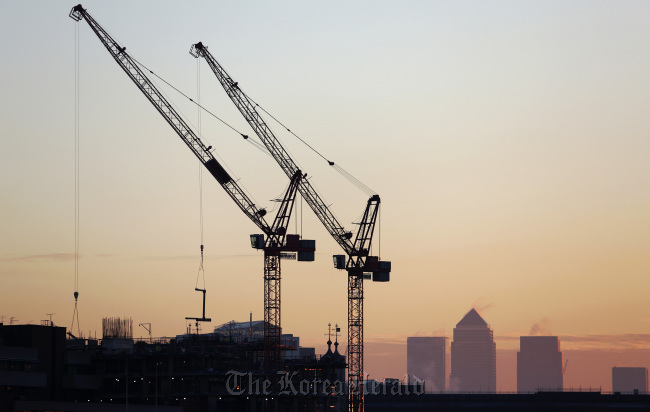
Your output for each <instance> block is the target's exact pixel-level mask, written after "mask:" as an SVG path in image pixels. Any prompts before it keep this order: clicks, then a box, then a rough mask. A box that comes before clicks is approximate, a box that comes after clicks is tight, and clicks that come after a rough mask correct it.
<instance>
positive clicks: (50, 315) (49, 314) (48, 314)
mask: <svg viewBox="0 0 650 412" xmlns="http://www.w3.org/2000/svg"><path fill="white" fill-rule="evenodd" d="M46 315H47V316H49V317H50V326H54V322H52V316H53V315H56V313H46Z"/></svg>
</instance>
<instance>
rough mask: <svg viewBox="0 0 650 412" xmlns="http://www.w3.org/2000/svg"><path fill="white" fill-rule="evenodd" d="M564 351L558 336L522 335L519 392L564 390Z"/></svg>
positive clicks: (520, 338) (519, 361)
mask: <svg viewBox="0 0 650 412" xmlns="http://www.w3.org/2000/svg"><path fill="white" fill-rule="evenodd" d="M563 387H564V379H563V376H562V352H560V338H558V337H557V336H520V337H519V352H517V392H519V393H526V392H537V391H540V390H553V391H556V390H560V391H561V390H562V389H563Z"/></svg>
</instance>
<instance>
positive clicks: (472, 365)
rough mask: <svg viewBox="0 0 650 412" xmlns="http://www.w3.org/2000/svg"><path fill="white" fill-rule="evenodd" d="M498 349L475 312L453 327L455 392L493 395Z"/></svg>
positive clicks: (452, 385) (452, 381) (451, 381)
mask: <svg viewBox="0 0 650 412" xmlns="http://www.w3.org/2000/svg"><path fill="white" fill-rule="evenodd" d="M496 387H497V348H496V344H495V343H494V334H493V332H492V329H490V327H489V326H488V324H487V323H486V322H485V321H484V320H483V318H482V317H481V315H479V314H478V312H477V311H476V310H475V309H472V310H470V311H469V312H467V314H466V315H465V316H464V317H463V319H461V321H460V322H458V324H457V325H456V327H455V328H454V340H453V341H452V342H451V377H450V379H449V390H450V391H454V392H496Z"/></svg>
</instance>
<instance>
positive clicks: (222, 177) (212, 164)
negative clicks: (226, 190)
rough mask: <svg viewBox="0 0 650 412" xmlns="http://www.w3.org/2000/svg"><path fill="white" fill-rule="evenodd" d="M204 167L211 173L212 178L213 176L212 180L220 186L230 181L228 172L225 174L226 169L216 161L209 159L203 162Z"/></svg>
mask: <svg viewBox="0 0 650 412" xmlns="http://www.w3.org/2000/svg"><path fill="white" fill-rule="evenodd" d="M204 165H205V167H206V168H207V169H208V170H209V171H210V173H212V176H214V178H215V179H217V181H218V182H219V183H221V184H222V185H224V184H226V183H228V182H230V181H231V180H232V177H230V175H229V174H228V172H226V169H224V168H223V166H221V165H220V164H219V162H217V159H210V160H208V161H207V162H205V163H204Z"/></svg>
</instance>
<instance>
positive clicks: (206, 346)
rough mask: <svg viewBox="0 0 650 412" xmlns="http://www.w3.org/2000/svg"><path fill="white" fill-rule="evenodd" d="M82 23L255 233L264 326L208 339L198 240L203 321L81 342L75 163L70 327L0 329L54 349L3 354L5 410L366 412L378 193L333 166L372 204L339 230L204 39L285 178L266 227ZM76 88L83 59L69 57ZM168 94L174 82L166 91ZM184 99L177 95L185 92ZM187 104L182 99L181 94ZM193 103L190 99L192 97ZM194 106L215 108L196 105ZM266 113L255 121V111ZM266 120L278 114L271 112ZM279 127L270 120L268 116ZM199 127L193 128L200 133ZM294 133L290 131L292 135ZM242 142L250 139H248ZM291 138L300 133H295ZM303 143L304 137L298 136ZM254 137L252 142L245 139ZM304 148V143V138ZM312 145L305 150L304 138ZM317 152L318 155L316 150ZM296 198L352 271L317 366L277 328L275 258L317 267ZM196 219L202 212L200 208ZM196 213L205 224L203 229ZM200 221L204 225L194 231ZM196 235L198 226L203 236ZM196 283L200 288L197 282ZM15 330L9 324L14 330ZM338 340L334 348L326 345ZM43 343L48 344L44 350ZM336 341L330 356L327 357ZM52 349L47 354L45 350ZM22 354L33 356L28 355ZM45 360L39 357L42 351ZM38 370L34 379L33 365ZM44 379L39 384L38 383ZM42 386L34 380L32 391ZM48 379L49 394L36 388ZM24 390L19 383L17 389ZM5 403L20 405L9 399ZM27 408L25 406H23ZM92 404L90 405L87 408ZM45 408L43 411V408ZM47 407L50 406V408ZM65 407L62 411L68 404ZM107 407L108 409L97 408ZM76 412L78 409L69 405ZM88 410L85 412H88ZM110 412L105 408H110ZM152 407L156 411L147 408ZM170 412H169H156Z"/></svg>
mask: <svg viewBox="0 0 650 412" xmlns="http://www.w3.org/2000/svg"><path fill="white" fill-rule="evenodd" d="M70 17H71V18H72V19H73V20H74V21H75V22H76V23H77V29H76V30H77V40H76V41H77V46H76V48H77V50H78V41H79V40H78V38H79V37H78V36H79V24H83V22H86V23H87V24H88V26H89V27H90V29H91V30H92V32H93V33H94V34H95V35H96V37H97V38H98V39H99V41H100V43H101V44H102V45H103V46H104V47H105V48H106V50H107V51H108V53H109V54H110V55H111V56H112V57H113V59H114V60H115V62H116V63H117V64H118V66H119V67H120V68H121V69H122V70H123V71H124V72H125V73H126V75H127V76H128V78H129V79H130V80H131V81H132V82H133V83H134V85H135V86H136V87H137V88H138V89H139V90H140V91H141V92H142V94H143V95H144V97H145V98H146V99H147V100H148V101H149V102H150V103H151V104H152V105H153V106H154V107H155V109H156V110H157V111H158V112H159V113H160V115H161V116H162V117H163V119H164V121H165V122H166V123H168V124H169V126H171V128H172V129H173V131H174V132H175V133H176V134H177V136H178V137H179V138H180V139H181V140H182V142H183V143H185V145H186V146H187V147H188V148H189V149H190V150H191V152H192V153H193V154H194V155H195V156H196V158H198V160H199V162H200V163H201V164H202V165H203V166H204V168H205V170H206V171H207V172H209V175H210V176H211V177H213V178H214V179H215V180H216V181H217V182H218V183H219V185H220V186H221V187H222V188H223V189H224V190H225V192H226V194H227V195H228V196H229V197H230V198H231V200H232V201H233V202H234V203H235V205H236V206H237V207H238V208H239V209H240V210H241V212H243V213H244V214H245V216H247V217H248V219H249V220H250V221H252V223H253V224H254V225H255V226H256V227H257V228H258V229H259V231H260V232H261V233H256V234H252V235H250V244H251V247H252V248H254V249H256V250H259V251H262V252H263V271H262V270H260V272H263V273H260V275H262V276H260V282H263V284H264V295H263V297H260V299H262V298H263V301H264V319H263V320H259V321H253V319H252V314H251V319H250V320H249V321H248V322H239V323H238V322H235V321H232V322H229V323H227V324H223V325H220V326H217V327H215V328H214V329H213V331H212V332H208V333H201V330H205V329H206V325H207V324H208V323H209V322H211V318H209V317H208V316H207V315H206V294H207V289H206V287H205V278H204V277H205V275H204V273H203V253H204V245H203V239H201V245H200V253H201V264H200V268H199V275H198V276H197V283H196V286H195V289H194V290H195V291H196V292H200V294H201V295H200V296H201V298H202V308H203V309H202V313H201V315H200V316H188V317H186V318H185V319H186V321H187V322H188V329H187V331H185V333H184V334H181V335H177V336H176V337H174V338H163V339H156V338H154V337H153V336H151V324H150V323H145V324H140V325H139V326H141V327H143V328H145V329H146V330H147V331H148V332H149V335H150V336H149V339H142V340H134V339H133V322H132V320H131V319H130V318H104V319H103V321H102V336H101V338H99V339H98V338H96V337H95V338H86V337H84V336H82V334H81V331H80V327H79V313H78V307H77V303H78V299H79V291H78V278H79V270H78V254H79V253H78V252H79V238H78V233H79V230H78V227H79V212H78V208H79V191H78V188H79V171H78V163H79V162H78V159H77V160H76V164H77V169H76V171H75V173H76V182H75V186H76V190H77V193H76V199H75V202H76V205H75V207H76V212H75V215H76V216H75V220H76V221H75V225H76V228H75V232H76V239H75V248H76V250H75V255H76V258H75V259H77V261H76V263H75V290H74V299H75V306H74V313H73V319H72V326H71V328H70V329H69V330H67V331H66V329H65V328H61V327H57V326H55V325H54V324H53V323H52V321H51V320H50V321H49V323H48V322H44V323H43V324H42V325H41V326H33V325H11V324H10V325H8V326H3V327H2V328H0V334H1V335H2V336H3V337H4V341H3V345H4V346H6V347H13V346H15V347H19V346H25V345H27V346H38V345H46V346H47V347H48V348H51V351H50V354H49V355H47V356H45V358H46V359H50V361H51V362H49V363H50V364H49V365H47V366H46V367H45V366H43V365H41V363H42V362H38V367H36V366H35V365H34V363H35V362H36V359H35V358H34V356H32V355H33V351H32V352H30V351H23V352H24V353H23V352H21V351H18V352H19V354H18V355H17V357H16V358H15V359H14V358H11V357H9V358H8V361H9V362H10V363H11V368H9V370H10V371H12V370H13V371H20V372H21V373H20V374H19V375H20V376H18V375H16V376H14V377H13V378H12V379H23V380H24V381H25V384H26V385H27V387H29V386H30V384H31V383H33V384H34V386H33V387H34V388H40V389H33V391H32V390H25V391H22V390H21V389H19V388H20V387H21V385H20V384H16V385H13V386H5V384H7V385H9V384H11V382H12V380H11V379H10V378H7V379H4V380H3V382H1V383H0V387H3V388H6V390H4V391H2V392H1V393H2V394H3V398H2V399H3V403H4V406H6V407H8V409H14V410H41V409H40V407H39V404H29V402H39V401H41V402H45V403H43V404H42V405H41V406H43V405H46V404H47V402H48V401H49V402H52V401H56V402H86V403H87V404H94V405H97V404H100V405H103V404H111V403H113V404H121V405H130V407H131V409H132V410H149V409H146V407H145V406H143V408H144V409H137V408H136V406H135V405H149V406H151V407H154V408H156V410H157V408H162V407H169V410H288V409H291V410H324V409H327V410H350V411H362V410H363V409H364V391H363V380H364V375H363V373H364V372H363V371H364V368H363V352H364V350H363V339H364V337H363V316H364V313H363V299H364V293H363V284H364V282H366V281H375V282H387V281H389V279H390V272H391V263H390V261H386V260H381V259H380V257H379V256H373V255H371V250H373V249H372V248H371V247H372V242H373V238H374V237H375V227H376V225H377V221H378V216H379V207H380V197H379V195H377V194H376V193H374V192H372V191H371V190H370V189H367V187H365V185H363V184H362V183H361V182H359V181H358V180H357V179H355V178H354V177H353V176H352V175H350V174H349V173H347V172H345V171H344V170H343V169H341V168H340V167H339V166H338V165H335V163H334V162H332V161H329V160H327V159H325V158H324V157H323V156H322V155H321V154H320V153H318V154H319V155H320V156H321V157H323V158H324V159H325V160H327V162H328V164H329V166H331V167H332V168H333V169H335V170H338V171H339V173H341V174H343V175H344V176H347V177H348V178H349V179H350V180H351V181H353V182H354V183H355V184H356V185H357V186H361V187H363V188H365V189H366V190H367V192H368V195H369V196H370V197H369V198H368V201H367V203H366V205H365V210H364V212H363V216H362V218H361V220H360V221H359V222H358V223H357V224H358V227H357V228H356V230H355V231H351V230H347V229H345V228H344V227H343V225H342V224H340V223H339V221H338V220H337V218H336V217H335V216H334V214H333V213H332V212H331V210H330V208H329V207H328V205H327V203H326V202H325V201H324V200H323V199H322V198H321V196H320V194H319V192H318V191H317V190H316V188H315V187H313V185H312V183H311V182H310V180H309V179H308V178H307V173H306V171H303V170H301V169H300V168H298V166H297V164H296V162H295V161H294V160H293V159H292V157H291V156H290V155H289V153H288V152H287V151H286V150H285V148H284V147H283V145H282V143H281V142H280V140H279V139H278V138H277V137H276V136H275V135H274V133H273V132H272V131H271V128H270V127H269V126H268V125H267V123H266V121H265V120H264V118H263V116H262V114H265V113H266V111H265V110H264V109H261V108H260V107H259V105H258V104H257V103H256V102H255V101H253V100H252V99H251V98H250V97H248V96H247V95H246V94H244V92H242V90H241V89H240V87H239V86H238V83H237V82H235V81H234V80H233V79H232V78H231V77H230V75H229V74H228V73H226V71H225V70H224V69H223V67H222V66H221V65H220V64H219V63H218V62H217V60H216V59H215V58H214V57H213V56H212V54H211V53H210V52H209V51H208V48H207V47H206V46H205V45H203V44H202V43H200V42H199V43H195V44H193V45H192V46H191V50H190V54H191V56H192V57H194V58H196V59H202V60H204V61H205V62H206V63H207V64H208V66H209V68H210V69H211V71H212V72H213V74H214V76H216V78H217V79H218V81H219V83H220V84H221V86H222V87H223V89H224V90H225V92H226V94H227V96H228V97H229V98H230V100H231V101H232V103H234V105H235V106H236V108H237V109H238V110H239V112H240V113H241V115H242V116H243V117H244V118H245V120H246V122H247V123H248V125H249V126H250V127H251V128H252V129H253V132H254V134H255V138H256V139H257V140H259V142H258V143H257V144H258V146H260V148H262V149H263V150H265V151H266V152H268V154H270V155H271V156H272V157H273V159H274V160H275V161H276V163H277V164H278V166H280V168H281V170H282V171H283V172H284V174H285V175H286V178H287V182H288V183H286V182H285V184H286V191H285V192H284V195H283V196H282V197H281V198H280V199H278V202H279V206H278V207H277V212H276V215H275V217H273V218H272V220H270V221H267V219H268V216H267V210H266V209H265V208H263V207H261V206H259V205H258V204H256V203H255V202H254V201H253V200H252V196H251V195H249V194H248V193H247V192H246V191H245V190H244V189H243V188H242V187H241V186H240V184H239V182H238V180H237V179H234V178H233V177H232V176H231V174H230V173H229V172H228V171H227V170H226V168H225V167H224V166H223V165H222V164H221V163H220V162H219V161H218V160H217V157H216V156H215V154H216V151H218V148H213V147H212V146H210V145H207V144H205V143H204V142H203V141H202V139H201V137H200V132H198V131H196V130H194V129H193V128H191V127H190V126H189V124H188V122H187V120H186V119H184V118H183V117H182V116H181V115H180V114H179V112H178V111H177V110H176V109H175V108H174V106H173V105H172V103H171V102H170V101H169V100H168V98H167V97H165V95H164V94H163V93H162V92H161V91H160V90H159V89H158V87H157V86H156V85H155V84H154V82H152V80H151V79H150V78H149V75H151V76H156V78H158V79H159V80H162V81H163V82H164V83H166V84H169V83H168V82H166V81H165V80H164V79H162V78H160V77H158V76H157V75H155V74H154V72H153V71H152V70H150V69H148V68H146V67H145V66H143V65H142V64H140V63H139V62H138V61H137V60H135V59H134V58H133V57H132V56H130V55H129V53H128V52H127V49H126V47H125V46H124V45H122V44H119V43H118V42H117V41H116V40H115V39H114V38H113V37H112V36H111V35H110V34H109V33H108V31H107V30H106V29H104V28H103V27H102V26H101V25H100V24H99V23H98V22H97V21H96V20H95V19H94V18H93V17H92V16H91V15H90V14H89V12H88V11H87V10H86V9H85V8H84V7H82V5H77V6H75V7H73V8H72V10H71V11H70ZM76 59H77V60H76V63H75V65H76V69H75V70H77V78H76V80H75V83H76V87H77V90H78V84H79V76H78V67H79V56H78V51H77V57H76ZM172 87H173V86H172ZM181 94H182V93H181ZM183 96H185V97H186V98H188V99H189V97H187V96H186V95H184V94H183ZM189 100H191V101H192V102H193V100H192V99H189ZM75 104H76V109H75V112H76V113H75V116H76V130H75V134H76V137H75V139H76V144H77V147H76V149H75V150H76V152H77V155H78V151H79V149H78V135H79V127H78V125H79V96H78V92H77V96H76V103H75ZM196 104H197V106H198V107H199V109H200V110H203V111H204V112H206V113H208V114H211V115H212V113H211V112H210V111H208V110H207V109H205V108H203V107H202V106H200V104H198V103H196ZM260 112H262V113H260ZM271 118H273V117H272V116H271ZM273 119H274V120H277V119H275V118H273ZM199 128H200V125H199ZM287 130H289V129H287ZM239 134H240V135H241V137H243V138H244V139H249V136H248V135H247V134H245V133H244V132H239ZM296 137H298V136H296ZM298 139H300V138H299V137H298ZM251 140H253V138H252V137H251ZM300 140H301V141H302V139H300ZM305 144H306V145H307V146H309V144H307V143H306V142H305ZM312 150H313V149H312ZM297 196H300V197H301V198H302V200H303V201H304V202H306V203H307V205H308V206H309V208H311V210H312V211H313V212H314V214H315V215H316V217H317V218H318V220H320V222H321V223H322V225H323V226H324V227H325V229H326V230H327V232H328V233H329V234H330V236H331V237H332V238H333V239H334V240H335V242H336V243H337V244H338V245H339V246H340V247H341V249H342V254H340V255H334V257H333V263H334V269H337V270H341V271H345V272H347V277H348V290H347V302H348V322H347V349H346V352H345V356H344V355H342V354H341V353H340V352H339V349H338V345H339V342H338V338H339V335H340V333H341V329H340V328H339V327H338V326H336V327H335V330H334V331H332V330H331V329H332V328H331V325H330V330H329V331H328V336H329V338H328V342H327V343H328V350H327V353H326V354H324V355H322V356H321V357H320V358H319V359H317V358H316V354H315V349H314V348H311V349H310V348H302V347H300V345H299V339H298V338H297V337H294V336H293V335H292V334H288V333H286V331H283V329H282V325H281V285H280V284H281V262H282V260H286V259H289V260H296V261H298V262H312V261H314V259H315V250H316V242H315V240H311V239H303V238H301V236H300V235H298V234H292V233H290V231H289V227H290V226H289V223H290V220H291V217H292V212H293V211H294V209H295V205H294V204H295V201H296V198H297ZM201 213H202V211H201ZM202 219H203V218H202V216H201V221H202ZM201 224H202V223H201ZM201 231H203V228H201ZM201 277H203V282H202V284H201V282H200V280H201ZM12 323H13V322H12ZM332 339H334V343H332ZM45 342H49V343H47V344H46V343H45ZM332 345H334V348H333V349H332ZM48 350H49V349H48ZM28 352H29V353H28ZM40 358H41V360H42V358H43V356H42V355H40ZM42 367H43V368H44V369H43V370H42V371H39V372H35V373H31V372H33V371H34V369H41V368H42ZM43 373H45V376H44V375H43ZM39 379H40V380H41V381H40V383H39ZM43 379H45V382H47V384H46V385H45V386H46V388H42V385H41V384H42V380H43ZM19 383H20V382H19ZM12 402H18V403H13V404H12ZM20 402H28V403H20ZM89 407H90V406H86V408H89ZM43 408H45V407H44V406H43ZM46 409H47V408H46ZM63 409H65V410H68V406H64V407H63ZM100 409H102V410H105V409H103V407H102V408H100ZM70 410H81V409H74V408H73V409H70ZM83 410H87V409H83ZM106 410H107V409H106ZM151 410H153V409H151ZM161 410H167V409H161Z"/></svg>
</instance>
